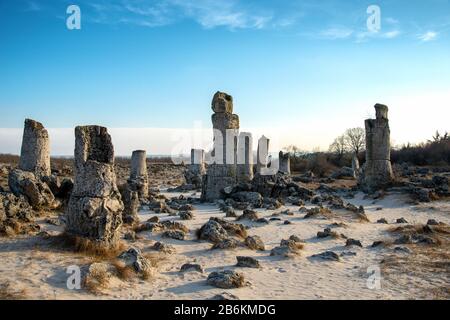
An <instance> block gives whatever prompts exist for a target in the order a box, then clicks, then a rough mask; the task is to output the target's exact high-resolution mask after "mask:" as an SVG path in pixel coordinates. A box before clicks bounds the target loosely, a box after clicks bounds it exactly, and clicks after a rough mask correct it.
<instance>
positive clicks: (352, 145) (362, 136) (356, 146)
mask: <svg viewBox="0 0 450 320" xmlns="http://www.w3.org/2000/svg"><path fill="white" fill-rule="evenodd" d="M344 139H345V146H346V149H347V150H349V151H351V152H353V153H354V154H359V152H360V151H362V150H364V148H365V146H366V133H365V131H364V129H363V128H352V129H347V131H345V133H344Z"/></svg>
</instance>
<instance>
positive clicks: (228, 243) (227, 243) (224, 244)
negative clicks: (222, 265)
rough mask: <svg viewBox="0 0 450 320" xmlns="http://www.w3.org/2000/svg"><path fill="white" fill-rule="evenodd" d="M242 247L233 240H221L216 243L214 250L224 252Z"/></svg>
mask: <svg viewBox="0 0 450 320" xmlns="http://www.w3.org/2000/svg"><path fill="white" fill-rule="evenodd" d="M239 245H240V243H239V242H238V241H237V240H235V239H232V238H226V239H223V240H220V241H219V242H216V243H215V244H214V245H213V247H212V248H213V249H223V250H228V249H235V248H237V247H238V246H239Z"/></svg>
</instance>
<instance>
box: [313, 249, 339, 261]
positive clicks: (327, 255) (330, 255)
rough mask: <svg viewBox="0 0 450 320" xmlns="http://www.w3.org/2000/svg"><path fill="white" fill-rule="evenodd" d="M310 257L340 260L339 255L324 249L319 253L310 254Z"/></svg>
mask: <svg viewBox="0 0 450 320" xmlns="http://www.w3.org/2000/svg"><path fill="white" fill-rule="evenodd" d="M311 257H312V258H319V259H323V260H329V261H341V259H340V258H339V255H338V254H337V253H335V252H333V251H325V252H322V253H319V254H315V255H313V256H311Z"/></svg>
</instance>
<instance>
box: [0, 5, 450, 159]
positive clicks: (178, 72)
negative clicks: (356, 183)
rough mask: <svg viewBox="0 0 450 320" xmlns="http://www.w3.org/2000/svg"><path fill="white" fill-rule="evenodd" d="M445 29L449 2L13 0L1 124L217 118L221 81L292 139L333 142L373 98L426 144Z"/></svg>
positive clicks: (2, 54)
mask: <svg viewBox="0 0 450 320" xmlns="http://www.w3.org/2000/svg"><path fill="white" fill-rule="evenodd" d="M70 4H76V5H78V6H79V7H80V9H81V24H82V28H81V30H68V29H67V28H66V21H65V20H66V18H67V17H68V14H66V8H67V6H68V5H70ZM373 4H375V5H378V6H379V7H380V8H381V29H380V31H379V32H377V33H373V32H369V31H368V29H367V26H366V20H367V18H368V14H367V13H366V10H367V7H368V6H369V5H373ZM449 33H450V0H426V1H425V0H421V1H417V0H416V1H403V0H391V1H387V0H384V1H375V0H372V1H363V0H355V1H348V0H345V1H344V0H341V1H337V0H321V1H318V0H298V1H297V0H291V1H286V0H277V1H268V0H247V1H243V0H214V1H213V0H196V1H194V0H154V1H152V0H148V1H143V0H141V1H140V0H137V1H132V0H111V1H103V0H93V1H87V0H73V1H64V0H60V1H56V0H55V1H48V0H46V1H25V0H5V1H1V2H0V114H1V117H0V128H20V127H21V126H22V124H23V119H24V118H25V117H31V118H35V119H36V120H39V121H41V122H43V123H44V124H45V125H46V126H47V127H50V128H72V127H74V126H76V125H79V124H91V123H95V124H101V125H105V126H108V127H115V128H144V127H148V128H180V127H192V126H193V124H194V122H196V121H201V122H202V123H203V124H204V125H205V126H210V116H211V109H210V103H211V98H212V96H213V94H214V92H215V91H217V90H221V91H226V92H228V93H230V94H231V95H233V97H234V99H235V112H236V113H237V114H239V116H240V118H241V125H242V126H243V127H248V128H267V130H268V131H270V130H275V129H274V128H284V129H286V128H289V130H287V132H288V134H289V137H288V138H286V140H285V141H284V142H283V143H285V144H291V143H295V144H299V145H302V146H304V148H305V149H311V148H313V147H314V146H320V147H322V148H326V146H327V145H328V144H329V143H331V141H329V140H330V139H332V137H333V136H336V135H337V134H339V133H341V132H342V131H344V130H345V129H346V128H347V127H354V126H362V125H363V120H364V118H366V117H368V116H369V115H371V114H372V113H373V105H374V104H375V103H377V102H380V103H386V104H388V105H389V106H390V107H391V115H392V116H391V119H392V122H393V124H397V127H396V128H397V130H394V132H393V137H394V139H395V140H396V141H397V142H398V143H401V142H406V141H412V142H417V141H421V140H425V139H427V138H429V137H430V136H431V134H432V133H433V132H434V131H435V130H436V129H440V130H447V129H450V128H449V127H448V118H449V116H450V112H449V111H448V110H449V101H450V100H448V99H447V98H449V95H448V92H450V90H449V89H450V55H449V52H450V36H449ZM430 101H431V102H432V103H430V105H426V106H423V103H422V102H424V103H425V104H428V102H430ZM422 107H426V108H425V109H426V112H424V111H423V110H422V109H421V108H422ZM424 113H426V115H424ZM445 118H446V119H447V121H445ZM424 122H426V123H424ZM318 128H321V129H320V130H319V129H318ZM307 129H308V130H307ZM314 129H315V130H316V131H312V130H314ZM393 129H394V128H393ZM1 146H2V140H1V137H0V152H2V148H1Z"/></svg>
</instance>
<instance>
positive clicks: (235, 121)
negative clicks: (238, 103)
mask: <svg viewBox="0 0 450 320" xmlns="http://www.w3.org/2000/svg"><path fill="white" fill-rule="evenodd" d="M211 107H212V110H213V111H214V114H213V115H212V123H213V129H214V150H213V152H212V156H213V163H212V164H211V165H210V166H208V171H207V174H206V176H205V177H204V181H203V188H202V199H203V200H204V201H213V200H216V199H220V198H222V197H223V193H222V191H223V190H224V188H226V187H230V186H233V185H234V184H236V181H237V180H236V169H237V168H236V162H237V140H238V134H239V117H238V116H237V115H235V114H233V98H232V97H231V96H230V95H228V94H226V93H223V92H217V93H216V94H215V95H214V97H213V101H212V104H211Z"/></svg>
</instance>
